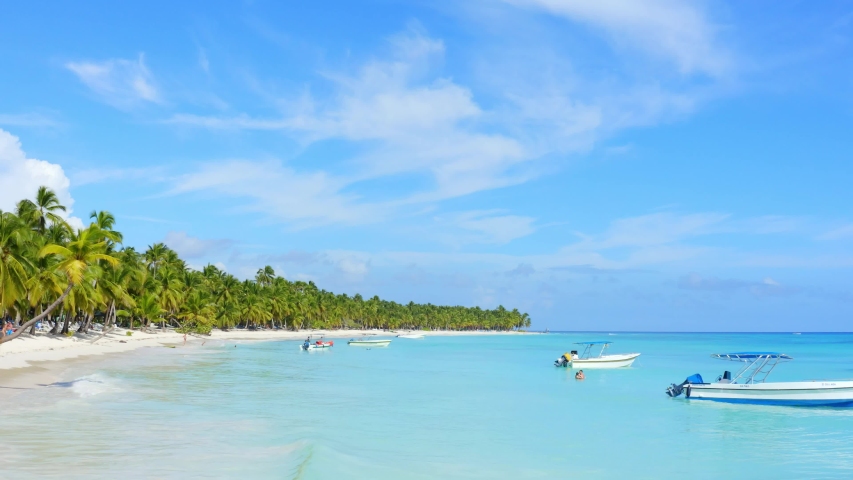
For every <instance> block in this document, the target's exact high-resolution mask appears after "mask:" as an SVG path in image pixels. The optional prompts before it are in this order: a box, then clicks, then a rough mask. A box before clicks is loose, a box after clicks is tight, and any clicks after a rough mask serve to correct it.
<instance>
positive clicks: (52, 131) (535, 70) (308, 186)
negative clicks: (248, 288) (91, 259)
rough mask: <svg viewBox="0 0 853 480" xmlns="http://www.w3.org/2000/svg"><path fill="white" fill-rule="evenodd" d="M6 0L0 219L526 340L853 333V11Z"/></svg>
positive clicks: (0, 60)
mask: <svg viewBox="0 0 853 480" xmlns="http://www.w3.org/2000/svg"><path fill="white" fill-rule="evenodd" d="M309 3H310V5H309ZM3 12H4V13H3V15H2V16H0V65H1V66H0V72H2V74H0V92H2V94H0V208H1V209H7V210H8V209H10V208H11V207H12V205H13V204H14V202H15V201H17V200H18V199H20V198H22V197H24V196H30V195H32V193H33V192H34V191H35V188H36V187H37V186H38V185H40V184H47V185H49V186H51V187H53V188H54V189H56V190H57V191H58V192H60V195H61V197H62V198H63V200H64V201H65V202H66V203H67V204H68V205H71V206H72V207H73V212H72V214H71V215H72V216H73V217H76V218H79V219H83V220H86V218H87V216H88V213H89V212H90V211H91V210H93V209H106V210H109V211H111V212H113V213H114V214H115V215H116V216H117V218H118V221H119V229H120V230H121V231H122V232H123V233H124V234H125V238H126V239H127V243H128V245H132V246H135V247H137V248H138V249H144V248H145V247H146V246H147V245H150V244H152V243H154V242H159V241H165V242H166V243H167V244H168V245H170V246H171V247H172V248H174V249H176V250H177V251H178V252H179V253H181V254H182V256H184V257H185V258H186V259H187V260H188V261H189V262H190V264H192V265H195V266H202V265H204V264H206V263H208V262H210V263H215V264H218V265H220V266H221V267H223V268H225V269H226V270H227V271H229V272H231V273H233V274H235V275H238V276H240V277H248V276H252V275H253V274H254V272H255V270H257V268H258V267H260V266H263V265H267V264H269V265H272V266H273V267H274V268H275V269H276V271H277V272H278V273H279V274H282V275H284V276H285V277H287V278H289V279H302V280H314V281H315V282H316V283H317V284H318V285H319V286H320V287H321V288H326V289H328V290H332V291H336V292H347V293H356V292H358V293H361V294H362V295H368V296H372V295H375V294H377V295H380V296H382V297H383V298H388V299H393V300H397V301H400V302H408V301H409V300H414V301H418V302H431V303H435V304H462V305H481V306H483V307H494V306H496V305H498V304H503V305H504V306H506V307H509V308H512V307H518V308H520V309H522V310H525V311H528V312H529V313H530V314H531V316H532V318H533V326H534V328H538V329H543V328H546V327H548V328H550V329H571V330H670V331H672V330H677V331H680V330H698V331H743V330H745V331H776V330H779V331H849V330H851V329H853V324H852V323H851V320H850V319H851V315H853V281H851V273H852V272H853V253H851V246H853V211H851V199H853V195H851V193H850V191H851V189H850V185H851V180H853V165H851V155H850V152H851V151H853V149H851V147H853V135H851V134H850V132H851V120H853V55H851V53H853V43H851V40H853V3H852V2H829V1H828V2H819V3H814V2H801V1H781V2H780V1H774V2H769V1H758V2H710V1H687V0H684V1H679V0H648V1H645V2H629V1H617V0H597V1H560V0H491V1H487V0H472V1H469V2H431V1H415V2H388V1H380V0H376V1H345V2H344V1H315V2H289V3H288V2H274V1H260V0H256V1H242V2H241V1H233V2H224V1H221V2H214V1H204V2H190V1H187V2H179V3H177V4H176V3H175V2H157V1H146V2H122V3H121V4H117V3H115V2H106V1H104V2H95V1H90V2H85V3H83V4H80V3H77V4H73V5H72V4H71V3H68V2H40V1H33V2H26V3H18V4H16V5H9V6H6V7H5V8H4V10H3ZM73 221H76V220H73Z"/></svg>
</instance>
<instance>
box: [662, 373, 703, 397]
mask: <svg viewBox="0 0 853 480" xmlns="http://www.w3.org/2000/svg"><path fill="white" fill-rule="evenodd" d="M693 383H705V382H703V381H702V375H699V374H698V373H697V374H695V375H690V376H689V377H687V379H686V380H684V381H683V382H681V383H680V384H678V385H676V384H674V383H673V384H672V385H670V386H668V387H666V394H667V395H669V396H670V397H672V398H675V397H677V396H679V395H681V392H683V391H684V386H685V385H689V384H693Z"/></svg>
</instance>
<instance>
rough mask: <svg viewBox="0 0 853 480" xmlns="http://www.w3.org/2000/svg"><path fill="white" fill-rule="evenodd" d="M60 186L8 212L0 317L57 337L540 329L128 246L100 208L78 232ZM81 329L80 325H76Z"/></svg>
mask: <svg viewBox="0 0 853 480" xmlns="http://www.w3.org/2000/svg"><path fill="white" fill-rule="evenodd" d="M64 211H66V208H65V206H63V205H62V204H61V203H60V201H59V199H58V197H57V196H56V194H55V192H53V191H51V190H50V189H48V188H47V187H40V188H39V189H38V192H37V193H36V196H35V198H34V199H33V200H28V199H27V200H22V201H20V202H18V203H17V205H16V208H15V211H14V212H3V211H2V210H0V316H2V318H3V319H4V320H8V321H12V322H14V324H15V325H16V327H17V329H16V330H15V332H14V333H13V334H11V335H5V332H4V335H3V336H2V337H0V343H3V342H6V341H10V340H12V339H14V338H17V337H18V336H19V335H21V334H22V333H24V332H26V331H29V332H31V333H34V332H35V327H36V324H38V323H39V322H46V323H48V324H50V325H52V330H51V332H50V333H52V334H73V333H74V332H80V333H87V332H88V331H89V329H90V328H91V327H92V325H93V324H94V323H101V324H102V325H103V326H104V328H109V327H112V326H122V327H126V328H129V329H134V328H148V327H150V326H152V325H155V324H156V325H159V326H160V327H162V328H165V327H167V326H171V327H175V328H176V329H178V330H179V331H182V332H196V333H200V334H205V333H209V332H210V331H211V329H212V328H220V329H223V330H227V329H230V328H235V327H240V328H284V329H291V330H300V329H305V328H312V329H317V328H322V329H343V328H364V329H371V328H384V329H400V328H409V329H431V330H436V329H445V330H511V329H518V328H525V327H529V326H530V317H529V316H528V315H527V314H526V313H521V312H519V311H518V310H517V309H513V310H507V309H505V308H504V307H503V306H499V307H497V308H496V309H493V310H483V309H480V308H479V307H474V308H467V307H462V306H437V305H432V304H416V303H414V302H409V303H408V304H405V305H404V304H400V303H396V302H393V301H387V300H382V299H380V298H379V297H377V296H374V297H372V298H369V299H364V298H362V296H361V295H354V296H348V295H346V294H334V293H332V292H329V291H326V290H321V289H319V288H318V287H317V286H316V285H315V284H314V283H313V282H302V281H289V280H287V279H285V278H282V277H280V276H277V275H276V274H275V271H274V270H273V268H272V267H270V266H265V267H263V268H260V269H259V270H258V271H257V274H256V275H255V278H254V279H247V280H243V281H241V280H239V279H238V278H237V277H235V276H233V275H231V274H229V273H227V272H224V271H222V270H220V269H218V268H217V267H216V266H214V265H207V266H205V267H204V268H203V269H202V270H201V271H198V270H194V269H192V268H189V267H188V265H187V264H186V262H184V260H182V259H181V258H180V257H179V256H178V254H177V253H176V252H175V251H174V250H172V249H170V248H169V247H168V246H166V245H165V244H163V243H155V244H154V245H150V246H149V247H148V248H147V249H146V250H145V251H144V252H138V251H137V250H136V249H134V248H133V247H126V246H123V237H122V234H121V233H120V232H118V231H117V230H115V223H116V220H115V217H114V216H113V215H112V214H110V213H109V212H106V211H93V212H92V213H91V214H90V220H91V223H90V224H89V226H87V227H85V228H82V229H74V228H72V227H71V226H69V224H68V223H67V222H66V221H65V220H64V219H63V218H62V216H61V213H60V212H64ZM72 327H74V328H75V330H74V331H71V328H72Z"/></svg>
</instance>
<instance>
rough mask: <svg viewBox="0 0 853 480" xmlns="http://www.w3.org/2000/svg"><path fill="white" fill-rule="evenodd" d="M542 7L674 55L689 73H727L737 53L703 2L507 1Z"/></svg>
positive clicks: (625, 42)
mask: <svg viewBox="0 0 853 480" xmlns="http://www.w3.org/2000/svg"><path fill="white" fill-rule="evenodd" d="M504 1H506V2H507V3H509V4H512V5H516V6H519V7H523V8H528V9H538V10H542V11H545V12H548V13H551V14H553V15H558V16H561V17H565V18H567V19H570V20H572V21H576V22H580V23H584V24H587V25H591V26H593V27H595V28H600V29H602V30H604V31H605V32H607V34H608V35H609V37H610V38H611V39H612V40H613V41H614V42H615V43H616V44H617V45H618V46H619V47H620V48H625V49H630V50H637V49H639V50H641V51H644V52H646V53H650V54H652V55H656V56H658V57H661V58H666V59H669V60H671V61H673V62H675V64H676V65H677V66H678V69H679V70H680V71H682V72H683V73H694V72H699V73H704V74H708V75H712V76H719V75H723V74H725V73H727V72H729V71H730V69H731V68H732V63H733V60H732V58H731V54H730V53H729V52H727V51H726V49H725V48H723V47H721V46H720V45H719V44H718V42H717V40H716V38H715V36H716V35H715V34H716V32H717V30H718V27H715V26H714V25H713V24H712V23H711V22H710V21H709V20H708V18H707V15H706V14H705V12H703V11H702V10H701V9H700V8H699V5H698V2H693V1H687V0H646V1H643V2H631V1H628V2H626V1H622V0H504Z"/></svg>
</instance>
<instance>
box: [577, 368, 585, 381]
mask: <svg viewBox="0 0 853 480" xmlns="http://www.w3.org/2000/svg"><path fill="white" fill-rule="evenodd" d="M584 378H586V376H585V375H584V374H583V370H578V373H576V374H575V380H583V379H584Z"/></svg>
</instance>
